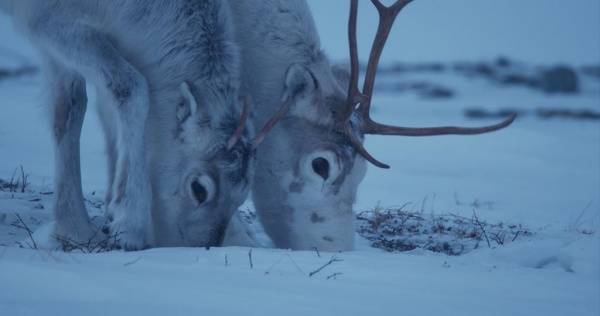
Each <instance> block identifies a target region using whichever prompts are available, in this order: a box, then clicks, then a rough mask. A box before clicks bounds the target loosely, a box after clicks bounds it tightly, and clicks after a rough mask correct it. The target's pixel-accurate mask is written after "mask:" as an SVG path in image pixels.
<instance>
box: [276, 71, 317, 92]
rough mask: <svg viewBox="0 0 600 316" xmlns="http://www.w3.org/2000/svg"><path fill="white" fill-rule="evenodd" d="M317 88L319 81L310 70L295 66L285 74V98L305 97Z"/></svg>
mask: <svg viewBox="0 0 600 316" xmlns="http://www.w3.org/2000/svg"><path fill="white" fill-rule="evenodd" d="M316 88H317V81H316V79H315V77H314V76H313V74H312V73H311V72H310V70H308V68H306V67H304V66H301V65H298V64H294V65H291V66H290V68H288V70H287V72H286V74H285V90H284V95H283V98H284V100H287V99H289V98H295V97H298V96H305V95H307V94H309V93H311V92H312V91H314V90H315V89H316Z"/></svg>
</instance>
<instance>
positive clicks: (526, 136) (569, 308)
mask: <svg viewBox="0 0 600 316" xmlns="http://www.w3.org/2000/svg"><path fill="white" fill-rule="evenodd" d="M330 2H333V1H319V2H317V1H313V2H311V6H312V7H313V9H314V10H315V19H316V21H317V23H318V25H319V28H320V29H321V31H322V36H323V39H322V40H323V42H324V46H325V47H326V48H327V49H328V51H330V53H331V55H332V56H333V57H335V58H337V59H343V58H344V57H345V55H344V54H345V42H344V41H343V36H341V35H342V34H344V33H343V32H344V23H345V20H346V13H345V12H346V6H343V10H342V9H337V8H336V7H333V4H331V3H330ZM363 2H365V3H364V4H363V5H364V8H363V7H361V10H362V11H361V12H366V11H367V10H370V8H368V7H367V6H366V4H367V3H368V1H363ZM450 3H451V2H450V1H426V0H420V1H416V2H415V3H414V4H411V5H410V6H409V7H408V8H407V11H406V12H405V13H403V14H405V15H404V16H402V19H400V21H404V22H401V24H399V27H398V33H397V34H398V36H407V37H408V38H407V41H408V42H407V44H406V45H399V44H398V45H397V44H393V45H391V46H390V50H389V51H387V52H386V54H385V55H384V58H385V59H384V62H386V61H387V62H393V61H396V60H399V59H403V58H405V56H406V59H407V60H413V61H415V60H428V61H431V60H438V59H439V60H442V61H445V62H449V61H454V60H472V59H477V58H487V59H492V58H495V54H507V55H509V56H511V57H512V56H514V57H516V58H520V59H524V60H525V61H527V62H530V63H534V64H535V63H548V62H550V63H553V62H557V61H561V62H568V63H570V64H573V65H576V66H579V65H584V64H594V63H595V64H599V63H600V44H599V43H600V36H598V31H597V30H598V29H599V28H597V27H596V26H600V13H599V12H600V8H599V7H598V3H597V2H595V1H584V0H582V1H577V3H573V4H569V5H568V6H565V5H564V2H563V1H554V0H552V1H550V0H548V1H544V3H543V7H541V9H540V10H537V9H538V7H539V4H540V3H541V1H529V2H523V3H522V4H521V2H519V3H518V4H517V1H515V0H511V1H502V2H498V3H494V4H492V3H490V2H485V4H483V3H484V2H482V3H477V4H475V3H474V2H473V1H469V2H468V3H469V6H468V8H470V10H473V11H474V12H473V13H472V14H469V13H468V12H467V13H465V12H462V13H461V15H458V12H459V11H460V10H459V9H457V8H458V7H460V5H456V3H455V2H452V4H450ZM461 3H463V4H464V5H463V7H467V6H466V3H467V1H461ZM534 3H537V4H538V5H537V6H536V5H534ZM439 6H442V7H439ZM516 8H519V9H520V10H517V9H516ZM561 8H562V9H564V10H563V11H562V12H561V10H560V9H561ZM536 10H537V11H536ZM338 12H339V14H335V15H334V17H331V15H332V13H338ZM432 12H433V13H432ZM511 13H514V14H517V15H518V19H517V18H515V19H514V21H513V20H511V21H508V22H507V23H506V24H505V23H503V22H504V19H503V18H501V17H503V16H504V17H506V16H509V14H511ZM535 14H537V15H538V16H537V20H535V21H536V22H537V24H535V27H531V28H529V29H527V27H528V26H529V25H530V24H528V23H525V22H528V21H531V19H532V18H531V17H532V16H535ZM432 15H433V16H432ZM573 16H577V17H578V18H577V19H574V18H573ZM361 21H363V27H364V28H365V29H373V28H374V25H373V23H372V22H373V16H372V14H371V15H370V14H367V13H365V14H364V16H363V20H361ZM364 21H366V22H364ZM478 21H487V23H488V24H484V25H483V26H482V25H478ZM458 22H460V24H456V23H458ZM446 24H447V25H446ZM367 26H368V27H367ZM555 28H556V29H555ZM557 29H560V32H559V31H557ZM461 30H468V32H467V34H464V35H461V36H458V35H457V34H458V33H459V32H460V31H461ZM553 30H554V31H553ZM494 31H497V33H494ZM528 32H529V33H528ZM369 34H370V33H368V32H367V33H366V34H364V35H362V36H363V37H365V40H366V36H368V35H369ZM395 34H396V33H395ZM486 34H488V35H489V34H495V35H497V41H495V42H494V41H492V40H491V38H493V36H486ZM548 34H552V37H549V36H548ZM475 35H477V36H475ZM509 35H510V36H509ZM542 35H543V36H542ZM419 36H420V37H419ZM444 36H446V37H451V38H454V40H455V41H456V42H455V43H453V44H450V43H448V41H446V42H445V44H444V42H441V43H440V39H441V38H444ZM474 36H475V37H474ZM468 39H471V42H472V43H471V42H468ZM529 39H532V41H529ZM533 39H535V41H533ZM397 42H398V43H402V40H401V39H398V40H397ZM492 42H494V43H495V44H494V45H497V46H494V45H491V44H490V43H492ZM480 43H481V44H480ZM559 43H560V45H559ZM444 45H445V46H444ZM367 47H368V46H361V48H364V50H366V49H367ZM553 48H556V49H553ZM460 49H464V50H468V51H467V52H465V54H463V55H461V54H460V52H459V50H460ZM461 56H463V57H462V58H461ZM35 60H36V58H35V54H34V53H33V50H32V49H31V48H30V47H29V46H28V44H27V43H26V42H24V41H23V40H22V39H21V38H20V37H19V36H18V35H17V34H15V33H14V30H13V29H12V27H11V26H10V23H9V22H8V19H7V18H6V17H5V16H2V15H0V68H2V67H16V66H19V65H22V64H27V63H32V64H35V63H36V62H35ZM408 76H409V77H404V78H402V80H407V79H415V80H427V81H433V82H436V83H440V84H443V85H445V86H448V87H451V88H452V89H453V90H454V91H455V93H456V96H455V97H453V98H450V99H422V98H420V97H418V96H416V95H414V94H412V93H405V94H397V93H392V92H381V93H379V94H378V95H377V97H376V100H375V104H376V108H377V112H376V113H375V117H376V119H379V120H381V121H383V122H389V123H397V124H403V125H411V126H419V125H435V124H444V125H446V124H468V125H479V124H483V123H489V122H490V121H474V120H468V119H466V118H464V117H463V110H464V109H465V108H469V107H479V108H484V109H490V110H495V109H501V108H506V107H510V108H517V109H536V108H539V107H563V108H572V109H592V110H595V111H600V83H599V81H589V82H587V81H586V83H585V84H586V85H585V87H586V88H585V89H584V91H583V92H582V93H580V94H577V95H547V94H544V93H542V92H538V91H534V90H531V89H526V88H516V87H512V88H507V87H500V86H496V85H493V84H491V83H489V82H487V81H486V80H483V79H481V78H471V79H467V78H464V77H461V76H457V75H454V74H449V73H445V74H410V75H408ZM394 80H398V78H396V77H392V76H386V77H385V78H383V79H382V82H394ZM40 84H41V78H40V76H39V75H28V76H23V77H20V78H13V79H6V80H0V179H4V180H10V178H11V177H12V175H13V173H14V171H15V169H16V168H17V167H19V166H21V165H22V166H23V168H24V170H25V172H26V173H27V174H28V175H29V182H30V183H32V185H31V186H30V187H29V189H30V192H28V193H25V194H20V193H17V194H12V193H9V192H0V194H1V195H0V315H40V314H43V315H82V314H84V315H96V314H97V315H104V314H109V313H111V314H144V315H165V314H169V315H171V314H173V315H189V314H207V313H212V314H216V315H239V314H247V315H271V314H282V313H283V314H286V315H287V314H289V315H307V314H310V315H321V314H322V315H330V314H334V313H338V314H340V315H358V314H362V315H371V314H378V313H381V314H390V315H399V314H407V315H432V314H434V313H435V314H440V313H443V314H445V315H474V314H483V315H598V314H600V240H599V238H598V230H600V123H599V121H597V120H596V121H585V120H584V121H582V120H568V119H554V120H538V119H537V118H535V117H532V116H526V117H522V118H520V119H518V120H517V121H516V122H515V124H514V125H513V126H511V127H510V128H508V129H506V130H503V131H500V132H498V133H494V134H489V135H482V136H474V137H452V136H448V137H437V138H401V137H369V138H368V139H367V148H369V150H370V151H371V152H372V153H373V154H374V155H375V156H376V157H378V158H379V159H382V160H383V161H384V162H386V163H389V164H391V165H392V169H391V170H380V169H376V168H373V167H370V168H369V171H368V173H367V177H366V178H365V180H364V182H363V183H362V185H361V187H360V190H359V196H358V203H357V207H356V209H357V211H359V210H367V209H372V208H374V207H375V206H376V205H379V206H382V207H394V206H401V205H404V204H405V203H409V202H410V203H412V204H409V205H408V208H409V209H413V210H415V211H421V210H423V211H424V212H425V213H426V214H430V213H434V214H445V213H453V214H457V215H463V216H471V215H472V214H473V211H474V210H475V211H476V212H477V214H478V216H479V218H481V219H482V220H485V221H490V222H507V223H516V224H522V225H525V226H527V227H528V228H529V229H530V230H531V231H532V232H534V234H533V236H531V237H529V238H518V239H516V240H515V242H512V243H509V244H507V245H506V246H503V247H496V248H495V249H489V248H488V247H479V248H478V249H476V250H475V251H472V252H470V253H468V254H465V255H463V256H459V257H454V256H447V255H442V254H437V253H431V252H428V251H424V250H414V251H411V252H404V253H386V252H383V251H381V250H378V249H373V248H371V247H369V245H368V243H367V242H366V241H365V240H363V239H361V238H359V237H357V240H358V245H359V246H358V249H357V250H356V251H353V252H348V253H341V254H332V253H320V254H317V253H316V252H292V251H286V250H275V249H253V250H252V254H251V258H252V267H251V265H250V256H249V251H250V250H249V249H248V248H239V247H225V248H218V249H217V248H213V249H210V250H205V249H184V248H175V249H152V250H148V251H143V252H134V253H124V252H118V251H115V252H109V253H102V254H79V253H60V252H46V251H41V250H30V249H20V248H17V247H15V246H16V243H15V242H17V241H19V242H23V241H27V240H28V238H27V236H26V233H25V231H24V230H22V229H17V228H15V227H14V226H12V225H11V224H14V223H15V219H16V217H15V214H20V215H22V218H23V219H24V220H25V221H26V222H27V223H28V225H31V226H32V227H37V226H38V225H40V224H42V223H45V222H47V221H49V220H50V219H51V216H50V210H49V205H50V199H51V195H47V194H43V193H45V192H47V191H51V190H52V188H51V185H52V176H53V151H52V146H51V142H50V137H49V132H48V128H47V127H48V124H47V119H46V113H45V110H44V107H43V102H42V101H43V91H42V89H41V86H40ZM93 100H94V98H93V96H92V97H91V99H90V101H91V104H92V105H91V106H90V109H89V111H88V112H89V115H88V116H87V118H86V123H85V126H84V131H83V136H82V157H83V158H82V159H83V161H82V170H83V177H84V178H83V182H84V191H85V192H86V196H87V197H88V198H89V199H90V202H89V204H88V207H89V208H90V211H92V212H96V213H98V212H99V210H98V209H96V208H95V206H94V205H96V204H95V203H96V202H97V201H96V199H99V198H100V197H101V196H102V195H103V193H104V188H105V185H104V181H105V171H104V168H105V166H104V155H103V143H102V142H103V140H102V136H101V134H100V128H99V124H98V122H97V118H96V117H95V113H94V106H93V102H94V101H93ZM18 176H19V174H18V173H17V175H16V177H18ZM319 255H320V257H319ZM333 256H335V257H336V258H338V259H341V260H343V261H338V262H333V263H332V264H331V265H329V266H326V267H325V268H324V269H323V270H321V271H320V272H318V273H316V274H314V275H313V276H312V277H310V276H309V274H310V273H311V272H313V271H316V270H317V269H318V268H319V267H321V266H323V265H324V264H326V263H327V261H329V260H330V259H331V258H332V257H333Z"/></svg>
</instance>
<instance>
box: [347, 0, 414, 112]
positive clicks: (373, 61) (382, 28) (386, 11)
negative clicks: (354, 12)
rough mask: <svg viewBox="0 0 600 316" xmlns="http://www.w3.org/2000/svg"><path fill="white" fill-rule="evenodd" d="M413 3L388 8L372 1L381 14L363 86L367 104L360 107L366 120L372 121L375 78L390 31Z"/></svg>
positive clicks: (399, 2) (399, 1) (403, 1)
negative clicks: (407, 6) (401, 13)
mask: <svg viewBox="0 0 600 316" xmlns="http://www.w3.org/2000/svg"><path fill="white" fill-rule="evenodd" d="M411 1H412V0H397V1H396V2H395V3H394V4H393V5H391V6H389V7H386V6H385V5H384V4H382V3H381V2H380V1H379V0H371V3H373V5H374V6H375V8H377V11H378V12H379V25H378V27H377V33H376V34H375V39H374V40H373V45H372V47H371V54H370V55H369V62H368V64H367V72H366V74H365V81H364V84H363V91H362V93H363V94H364V95H365V97H366V100H365V102H362V103H361V104H360V107H359V110H360V113H361V114H362V116H363V117H364V118H365V119H368V120H370V113H369V111H370V109H371V99H372V97H373V87H374V85H375V76H376V74H377V67H378V66H379V59H380V58H381V53H382V52H383V48H384V47H385V43H386V41H387V39H388V36H389V35H390V31H391V30H392V26H393V25H394V21H395V20H396V17H397V16H398V13H400V11H402V9H403V8H404V7H405V6H406V5H407V4H409V3H410V2H411Z"/></svg>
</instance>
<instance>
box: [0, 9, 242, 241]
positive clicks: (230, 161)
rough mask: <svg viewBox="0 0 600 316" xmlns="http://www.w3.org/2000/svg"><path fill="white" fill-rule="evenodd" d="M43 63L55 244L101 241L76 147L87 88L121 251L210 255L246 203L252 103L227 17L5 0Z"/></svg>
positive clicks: (225, 13)
mask: <svg viewBox="0 0 600 316" xmlns="http://www.w3.org/2000/svg"><path fill="white" fill-rule="evenodd" d="M0 4H1V5H0V8H3V9H4V10H5V11H7V12H9V14H11V15H12V17H13V20H14V22H15V24H16V26H17V27H18V28H19V29H20V30H21V31H22V32H23V33H24V34H25V35H26V36H27V37H28V38H29V39H30V40H31V42H32V43H33V45H34V46H35V47H36V48H37V49H38V51H39V52H40V55H41V58H42V60H43V68H44V70H45V71H44V72H45V74H46V81H45V82H46V85H47V87H48V89H49V91H50V100H49V101H48V105H49V106H50V111H51V113H50V115H51V119H52V136H53V139H54V143H55V145H56V146H55V147H56V154H55V164H56V165H55V172H56V175H55V195H56V199H55V202H54V216H55V222H54V224H53V227H52V229H51V231H50V235H51V236H49V237H51V238H50V240H55V237H58V236H60V237H61V238H62V239H71V240H74V241H79V242H85V241H87V240H89V239H90V238H93V236H96V235H97V234H96V233H97V229H96V228H95V227H94V225H93V224H92V223H91V222H90V217H89V215H88V214H87V211H86V209H85V205H84V200H83V194H82V187H81V171H80V163H79V162H80V156H79V155H80V154H79V141H80V140H79V139H80V133H81V127H82V124H83V118H84V115H85V112H86V106H87V97H86V96H87V93H86V83H90V84H93V85H94V86H95V88H96V89H97V91H98V100H99V102H98V103H99V104H98V107H99V112H100V117H101V120H102V123H103V127H104V132H105V135H106V143H107V152H108V166H109V168H108V169H109V188H108V193H107V213H108V217H109V218H110V219H111V223H110V224H109V229H110V232H111V233H112V234H118V239H119V240H120V244H121V246H122V247H123V248H125V249H128V250H135V249H141V248H144V247H147V246H154V245H157V246H168V245H179V246H212V245H219V244H220V243H221V241H222V238H223V235H224V231H225V228H226V226H227V224H228V222H229V219H230V217H231V215H232V213H233V212H234V211H235V210H236V209H237V207H238V206H239V205H240V204H241V203H242V202H243V201H244V200H245V199H246V197H247V195H248V190H249V183H248V182H249V179H250V177H251V173H252V169H253V168H252V165H253V159H252V156H251V145H250V142H251V141H250V138H251V137H253V132H252V130H251V126H250V125H249V124H246V121H247V118H248V102H244V103H245V106H244V107H243V109H242V106H240V105H241V104H242V102H241V101H240V100H239V98H238V95H239V56H238V51H237V47H236V44H235V43H234V39H233V27H232V25H231V19H230V14H231V13H230V11H229V7H228V5H227V4H226V3H224V2H222V1H219V0H198V1H185V0H155V1H142V0H132V1H117V0H102V1H93V0H0Z"/></svg>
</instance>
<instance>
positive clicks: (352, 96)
mask: <svg viewBox="0 0 600 316" xmlns="http://www.w3.org/2000/svg"><path fill="white" fill-rule="evenodd" d="M357 17H358V0H351V1H350V17H349V18H348V46H349V48H350V84H349V85H348V97H347V100H346V107H345V108H344V113H343V116H342V122H344V123H345V122H346V121H348V120H349V119H350V117H351V116H352V113H353V112H354V110H355V107H356V104H358V103H360V102H363V101H364V98H363V97H362V96H363V95H362V93H361V92H360V90H358V76H359V73H360V67H359V62H358V44H357V39H356V23H357Z"/></svg>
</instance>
